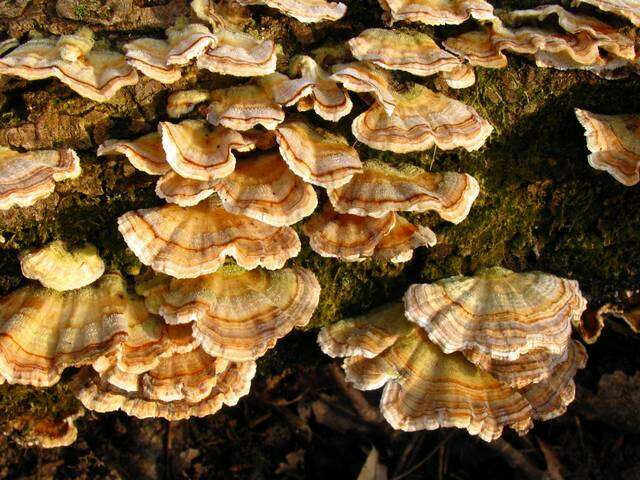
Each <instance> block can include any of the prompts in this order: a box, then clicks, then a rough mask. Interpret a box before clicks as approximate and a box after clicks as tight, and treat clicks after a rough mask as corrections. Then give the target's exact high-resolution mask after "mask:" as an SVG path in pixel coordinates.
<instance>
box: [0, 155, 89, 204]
mask: <svg viewBox="0 0 640 480" xmlns="http://www.w3.org/2000/svg"><path fill="white" fill-rule="evenodd" d="M81 171H82V170H81V169H80V159H79V158H78V155H77V154H76V152H75V151H73V150H71V149H70V148H64V149H60V150H36V151H32V152H25V153H20V152H15V151H13V150H10V149H7V148H3V147H0V210H7V209H8V208H11V207H13V206H14V205H17V206H19V207H28V206H30V205H33V204H34V203H36V202H37V201H38V200H40V199H42V198H45V197H48V196H49V195H50V194H51V193H53V191H54V189H55V182H59V181H62V180H67V179H70V178H76V177H78V176H79V175H80V173H81Z"/></svg>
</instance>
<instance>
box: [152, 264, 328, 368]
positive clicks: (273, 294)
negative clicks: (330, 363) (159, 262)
mask: <svg viewBox="0 0 640 480" xmlns="http://www.w3.org/2000/svg"><path fill="white" fill-rule="evenodd" d="M142 293H143V294H145V295H146V302H147V306H148V307H149V308H150V309H152V310H154V311H157V312H158V313H159V314H160V315H162V316H163V317H164V319H165V321H166V322H167V323H169V324H183V323H187V322H193V324H192V325H193V335H194V337H195V338H196V340H197V341H198V342H199V343H200V345H201V346H202V348H203V349H204V350H205V351H206V352H207V353H209V354H210V355H214V356H220V357H224V358H227V359H229V360H234V361H244V360H254V359H257V358H259V357H261V356H262V355H264V353H265V352H266V351H267V350H268V349H270V348H273V347H274V346H275V344H276V342H277V341H278V340H279V339H280V338H282V337H284V336H285V335H287V334H288V333H289V332H290V331H291V330H292V329H293V328H295V327H303V326H305V325H307V323H308V322H309V320H310V319H311V315H312V314H313V312H314V310H315V309H316V307H317V305H318V301H319V296H320V285H319V284H318V281H317V280H316V278H315V275H314V274H313V273H312V272H311V271H309V270H306V269H304V268H298V267H296V268H285V269H281V270H275V271H267V270H263V269H258V270H251V271H245V270H241V269H239V268H237V267H233V266H225V267H224V268H223V269H221V270H219V271H218V272H216V273H213V274H211V275H206V276H202V277H199V278H196V279H191V280H175V279H174V280H171V281H170V282H167V283H165V284H164V286H163V288H156V289H151V290H149V291H147V292H142Z"/></svg>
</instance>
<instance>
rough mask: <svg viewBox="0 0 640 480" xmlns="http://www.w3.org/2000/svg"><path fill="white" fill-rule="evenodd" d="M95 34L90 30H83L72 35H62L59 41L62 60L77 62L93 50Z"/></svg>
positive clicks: (58, 45)
mask: <svg viewBox="0 0 640 480" xmlns="http://www.w3.org/2000/svg"><path fill="white" fill-rule="evenodd" d="M93 45H94V42H93V32H92V31H91V30H89V29H88V28H81V29H80V30H78V31H77V32H76V33H73V34H71V35H62V36H61V37H60V38H59V39H58V43H57V47H58V50H59V55H60V58H62V59H63V60H66V61H67V62H75V61H76V60H78V59H79V58H80V57H83V56H85V55H86V54H87V53H89V52H90V51H91V50H92V49H93Z"/></svg>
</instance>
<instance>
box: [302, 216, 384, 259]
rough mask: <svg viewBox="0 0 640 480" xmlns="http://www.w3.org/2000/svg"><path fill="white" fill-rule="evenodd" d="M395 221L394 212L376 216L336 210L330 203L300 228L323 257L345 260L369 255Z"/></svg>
mask: <svg viewBox="0 0 640 480" xmlns="http://www.w3.org/2000/svg"><path fill="white" fill-rule="evenodd" d="M394 224H395V214H394V213H393V212H391V213H388V214H386V215H384V216H382V217H380V218H375V217H362V216H357V215H349V214H342V213H337V212H336V211H335V210H334V209H333V208H331V205H330V204H327V205H325V207H324V209H323V211H322V213H320V214H318V215H315V216H313V217H312V218H311V219H310V220H309V221H308V222H307V223H305V225H304V226H303V227H302V231H303V232H304V234H305V235H307V236H308V237H309V245H310V246H311V249H312V250H313V251H314V252H316V253H317V254H318V255H321V256H323V257H336V258H340V259H343V260H347V261H357V260H362V259H363V258H365V257H371V256H372V255H373V252H374V250H375V248H376V246H377V245H378V244H379V243H380V242H381V241H382V239H383V237H384V236H385V235H387V234H388V233H389V232H390V231H391V229H392V228H393V226H394Z"/></svg>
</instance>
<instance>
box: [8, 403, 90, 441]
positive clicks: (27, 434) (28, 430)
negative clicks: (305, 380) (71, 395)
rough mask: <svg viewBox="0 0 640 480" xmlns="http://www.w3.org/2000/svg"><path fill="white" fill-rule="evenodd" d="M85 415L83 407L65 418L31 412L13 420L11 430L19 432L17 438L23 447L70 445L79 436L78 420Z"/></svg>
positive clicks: (10, 424) (10, 423)
mask: <svg viewBox="0 0 640 480" xmlns="http://www.w3.org/2000/svg"><path fill="white" fill-rule="evenodd" d="M83 415H84V408H82V407H79V408H78V410H76V411H75V412H73V413H71V414H69V415H67V416H65V417H64V418H56V417H54V416H51V415H45V416H44V417H41V416H38V415H37V414H36V413H34V412H29V413H26V414H24V415H21V416H20V417H18V418H15V419H13V420H11V421H10V422H9V426H10V429H11V430H13V431H17V432H18V436H17V438H16V439H15V440H16V443H18V444H19V445H20V446H22V447H39V448H60V447H68V446H69V445H71V444H72V443H74V442H75V441H76V439H77V438H78V428H77V427H76V420H77V419H78V418H79V417H81V416H83Z"/></svg>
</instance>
